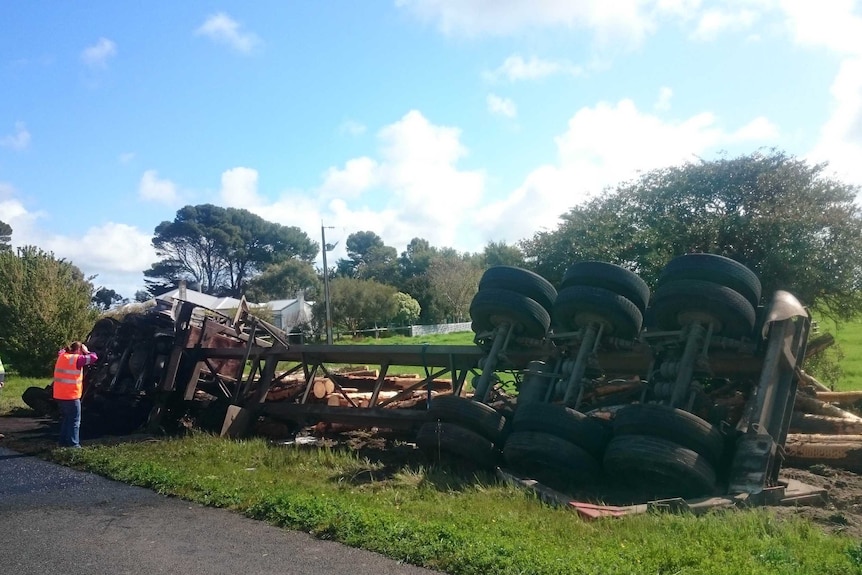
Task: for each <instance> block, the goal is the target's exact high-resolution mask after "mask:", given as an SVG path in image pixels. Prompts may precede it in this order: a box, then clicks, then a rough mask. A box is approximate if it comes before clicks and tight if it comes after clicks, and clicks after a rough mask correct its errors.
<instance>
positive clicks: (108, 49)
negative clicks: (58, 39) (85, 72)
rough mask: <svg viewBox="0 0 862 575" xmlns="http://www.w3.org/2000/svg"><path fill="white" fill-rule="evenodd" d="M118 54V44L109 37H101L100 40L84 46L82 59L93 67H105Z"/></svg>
mask: <svg viewBox="0 0 862 575" xmlns="http://www.w3.org/2000/svg"><path fill="white" fill-rule="evenodd" d="M116 55H117V45H116V44H115V43H114V42H113V41H112V40H108V39H107V38H99V41H98V42H96V43H95V44H93V45H92V46H88V47H86V48H84V50H83V51H82V52H81V60H83V61H84V63H85V64H86V65H87V66H90V67H91V68H104V67H106V66H107V65H108V60H110V59H111V58H113V57H114V56H116Z"/></svg>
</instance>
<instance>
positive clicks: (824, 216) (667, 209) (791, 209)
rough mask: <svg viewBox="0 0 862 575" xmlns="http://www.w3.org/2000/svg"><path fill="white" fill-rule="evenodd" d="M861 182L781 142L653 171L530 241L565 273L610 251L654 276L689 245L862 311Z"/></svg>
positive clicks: (812, 301) (844, 312)
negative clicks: (779, 147) (784, 148)
mask: <svg viewBox="0 0 862 575" xmlns="http://www.w3.org/2000/svg"><path fill="white" fill-rule="evenodd" d="M858 192H859V187H858V186H854V185H850V184H846V183H842V182H841V181H838V180H837V179H835V178H834V177H832V176H830V175H829V172H828V171H827V166H826V165H825V164H810V163H808V162H806V161H804V160H800V159H798V158H795V157H792V156H789V155H787V154H785V153H783V152H780V151H775V150H771V151H765V152H756V153H753V154H750V155H744V156H739V157H735V158H730V159H727V158H722V159H718V160H715V161H699V162H691V163H687V164H684V165H681V166H674V167H669V168H663V169H658V170H653V171H651V172H647V173H645V174H643V175H642V176H641V177H639V178H637V179H636V180H634V181H632V182H627V183H624V184H621V185H620V186H618V187H616V188H614V189H609V190H606V191H605V192H604V194H603V195H601V196H599V197H597V198H595V199H593V200H591V201H589V202H587V203H585V204H583V205H580V206H577V207H574V208H572V209H571V210H570V211H569V212H568V213H567V214H565V215H563V216H562V222H561V223H560V225H559V226H558V228H557V229H556V230H554V231H549V232H541V233H538V234H536V235H535V236H533V237H532V238H531V239H528V240H525V241H524V242H522V244H521V247H522V249H523V250H524V253H525V255H526V256H527V259H528V260H529V261H531V262H532V265H533V267H534V269H535V270H536V271H537V272H539V273H540V274H542V275H544V276H545V277H547V278H548V279H549V280H551V281H553V282H558V281H559V280H560V278H561V277H562V275H563V273H564V272H565V270H566V268H567V267H568V266H569V265H571V264H572V263H574V262H577V261H583V260H593V259H596V260H604V261H609V262H613V263H618V264H622V265H624V266H627V267H629V268H630V269H632V270H634V271H636V272H638V273H639V274H640V276H641V277H642V278H643V279H644V280H646V281H647V282H648V283H650V284H652V285H654V283H655V280H656V278H657V277H658V274H659V272H660V271H661V268H662V267H663V266H664V265H665V264H666V263H667V262H668V261H669V260H670V259H672V258H673V257H675V256H678V255H681V254H684V253H688V252H710V253H717V254H720V255H724V256H727V257H729V258H732V259H734V260H737V261H739V262H741V263H743V264H745V265H746V266H748V267H749V268H751V269H752V270H753V271H754V272H755V273H757V274H758V276H759V277H760V280H761V282H762V284H763V288H764V294H770V293H772V292H773V291H774V290H776V289H785V290H788V291H790V292H792V293H794V294H795V295H796V296H797V297H798V298H799V299H800V300H801V301H802V302H803V303H804V304H806V305H809V306H812V307H814V308H816V309H818V310H819V311H821V312H823V313H825V314H829V315H832V316H834V317H836V318H849V317H852V316H853V315H856V314H858V313H859V312H860V311H862V212H860V208H859V206H858V205H857V204H856V202H855V199H856V196H857V194H858Z"/></svg>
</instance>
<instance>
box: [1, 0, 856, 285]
mask: <svg viewBox="0 0 862 575" xmlns="http://www.w3.org/2000/svg"><path fill="white" fill-rule="evenodd" d="M0 31H2V32H0V220H2V221H4V222H6V223H8V224H10V225H11V226H12V228H13V233H12V244H13V246H15V247H19V246H23V245H35V246H38V247H39V248H41V249H43V250H45V251H49V252H52V253H53V254H54V255H55V256H56V257H58V258H65V259H66V260H68V261H71V262H72V263H74V264H75V265H76V266H78V267H79V268H81V270H82V271H83V272H84V273H85V274H86V275H87V276H95V277H94V279H93V280H92V281H93V283H94V285H95V286H97V287H107V288H110V289H113V290H115V291H117V292H118V293H120V294H121V295H123V296H125V297H129V298H131V297H133V296H134V293H135V291H137V290H139V289H142V288H143V287H144V282H143V273H142V272H143V270H144V269H147V268H148V267H149V266H150V265H151V264H152V263H153V262H155V261H157V259H158V258H157V256H156V253H155V251H154V249H153V247H152V245H151V239H152V235H153V231H154V229H155V227H156V226H157V225H158V224H159V223H160V222H162V221H166V220H173V218H174V216H175V215H176V211H177V210H178V209H180V208H181V207H183V206H185V205H190V204H191V205H196V204H204V203H211V204H216V205H219V206H223V207H237V208H245V209H248V210H249V211H251V212H253V213H255V214H258V215H260V216H261V217H263V218H265V219H267V220H271V221H273V222H277V223H279V224H283V225H287V226H297V227H299V228H300V229H302V230H303V231H305V232H306V233H307V234H308V235H309V237H310V238H311V239H312V240H314V241H316V242H318V243H321V236H322V234H323V233H325V234H326V241H327V243H335V242H338V244H337V246H336V248H335V250H334V251H333V252H330V253H328V254H327V258H328V261H329V262H330V263H332V262H334V261H335V260H337V259H338V258H340V257H345V251H344V244H345V240H346V239H347V237H348V236H349V235H350V234H351V233H354V232H359V231H366V230H370V231H373V232H375V233H376V234H378V235H379V236H380V237H381V238H382V239H383V241H384V243H386V245H390V246H393V247H395V248H396V249H397V250H398V251H399V252H401V251H403V250H404V248H405V247H406V245H407V244H408V243H409V242H410V240H411V239H413V238H416V237H420V238H425V239H426V240H428V241H429V242H430V243H431V245H434V246H437V247H452V248H455V249H457V250H458V251H461V252H478V251H481V250H482V249H483V248H484V246H485V245H487V244H488V242H492V241H493V242H506V243H508V244H513V243H516V242H518V241H519V240H522V239H526V238H530V237H532V236H533V235H534V234H536V233H537V232H540V231H545V230H554V229H556V228H557V226H558V224H559V216H560V215H561V214H563V213H565V212H567V211H568V210H569V209H571V208H572V207H574V206H576V205H578V204H579V203H582V202H584V201H585V200H587V199H589V198H591V197H596V196H597V195H600V194H601V193H602V192H603V190H605V189H607V188H608V187H612V186H615V185H617V184H619V183H621V182H624V181H629V180H631V179H633V178H636V177H637V176H638V174H639V173H642V172H644V171H646V170H651V169H656V168H661V167H666V166H671V165H679V164H681V163H684V162H688V161H699V160H712V159H717V158H720V157H722V155H725V156H729V157H734V156H738V155H742V154H750V153H753V152H756V151H757V150H764V149H772V148H776V149H779V150H782V151H785V152H787V153H789V154H791V155H794V156H797V157H800V158H804V159H806V160H808V161H811V162H828V168H827V173H828V174H830V175H834V176H835V177H837V178H839V179H841V180H842V181H845V182H847V183H851V184H862V0H858V1H854V0H820V1H819V2H812V1H810V0H726V1H709V0H614V1H613V2H611V1H608V0H364V1H362V2H355V1H348V0H337V1H336V0H315V1H311V0H303V1H298V0H256V1H255V2H246V1H238V0H237V1H231V0H224V1H219V2H211V1H203V0H185V1H183V2H116V1H115V0H111V1H108V0H89V1H88V2H75V1H73V0H29V1H16V0H0ZM319 259H320V258H319ZM318 265H319V262H318Z"/></svg>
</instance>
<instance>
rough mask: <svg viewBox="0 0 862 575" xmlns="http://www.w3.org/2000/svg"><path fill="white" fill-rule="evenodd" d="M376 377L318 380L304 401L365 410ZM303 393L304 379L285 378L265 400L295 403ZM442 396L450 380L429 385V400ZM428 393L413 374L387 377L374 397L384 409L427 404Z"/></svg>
mask: <svg viewBox="0 0 862 575" xmlns="http://www.w3.org/2000/svg"><path fill="white" fill-rule="evenodd" d="M379 377H380V373H379V372H378V370H376V369H368V368H367V367H365V368H354V369H349V370H347V369H346V370H344V371H342V372H340V373H333V374H331V376H330V377H318V378H315V379H314V381H313V382H312V383H311V389H310V390H309V393H308V398H307V401H308V402H309V403H318V404H320V403H324V404H326V405H330V406H342V407H369V405H370V403H371V399H372V396H373V394H374V388H375V386H376V385H377V380H378V379H379ZM411 388H412V389H411ZM304 391H305V380H304V379H302V378H301V376H299V377H297V378H294V379H289V380H287V379H286V380H283V381H282V382H280V383H279V384H278V385H275V386H273V387H272V388H270V390H269V392H268V393H267V396H266V400H267V401H285V400H296V399H297V398H299V397H301V396H302V394H303V393H304ZM445 393H452V382H451V380H448V379H434V380H432V381H431V382H430V394H431V396H432V397H433V396H436V395H440V394H445ZM428 394H429V383H428V382H425V383H422V378H420V376H418V375H416V374H401V375H397V374H396V375H387V376H386V377H385V378H383V382H382V384H381V386H380V391H379V392H378V394H377V405H380V404H381V402H385V403H386V405H385V407H388V408H409V407H414V406H416V405H418V404H419V403H422V402H424V401H427V400H428Z"/></svg>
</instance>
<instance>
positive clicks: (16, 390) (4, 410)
mask: <svg viewBox="0 0 862 575" xmlns="http://www.w3.org/2000/svg"><path fill="white" fill-rule="evenodd" d="M49 383H51V378H50V377H49V378H35V377H18V376H17V375H15V374H12V373H7V374H6V384H5V385H4V386H3V389H0V415H16V414H18V413H21V414H22V415H26V414H32V413H33V412H32V410H31V409H30V408H29V407H27V404H25V403H24V402H23V401H22V400H21V394H22V393H24V390H25V389H27V388H28V387H32V386H38V387H45V386H46V385H48V384H49Z"/></svg>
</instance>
